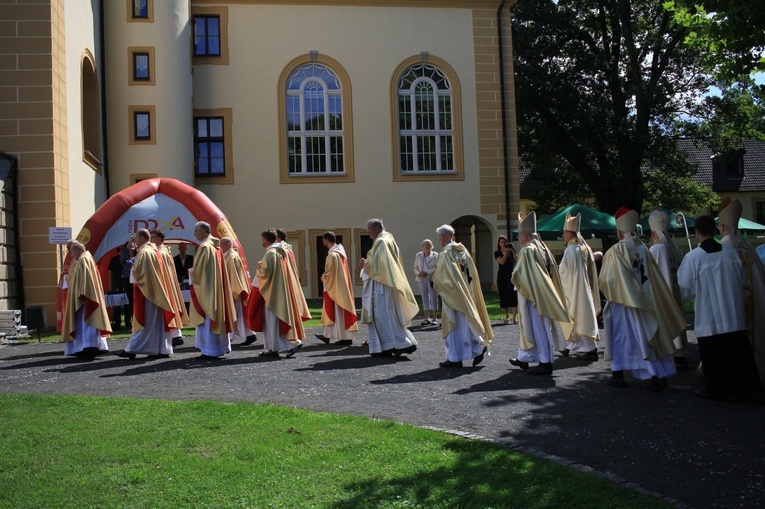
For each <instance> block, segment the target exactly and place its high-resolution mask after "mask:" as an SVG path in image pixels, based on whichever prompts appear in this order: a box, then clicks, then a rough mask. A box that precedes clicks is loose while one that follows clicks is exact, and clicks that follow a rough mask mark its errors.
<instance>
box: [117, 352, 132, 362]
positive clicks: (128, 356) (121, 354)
mask: <svg viewBox="0 0 765 509" xmlns="http://www.w3.org/2000/svg"><path fill="white" fill-rule="evenodd" d="M114 355H116V356H117V357H124V358H126V359H130V360H131V361H132V360H133V359H135V354H134V353H127V352H126V351H125V350H117V351H116V352H114Z"/></svg>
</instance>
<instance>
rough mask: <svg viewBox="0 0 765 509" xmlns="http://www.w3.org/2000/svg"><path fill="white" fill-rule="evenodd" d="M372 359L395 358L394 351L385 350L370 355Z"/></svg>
mask: <svg viewBox="0 0 765 509" xmlns="http://www.w3.org/2000/svg"><path fill="white" fill-rule="evenodd" d="M369 355H371V356H372V357H393V350H385V351H384V352H377V353H370V354H369Z"/></svg>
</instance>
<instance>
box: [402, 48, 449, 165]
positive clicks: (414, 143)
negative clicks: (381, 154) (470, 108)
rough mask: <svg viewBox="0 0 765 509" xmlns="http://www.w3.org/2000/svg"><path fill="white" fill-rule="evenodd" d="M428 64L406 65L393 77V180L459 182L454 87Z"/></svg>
mask: <svg viewBox="0 0 765 509" xmlns="http://www.w3.org/2000/svg"><path fill="white" fill-rule="evenodd" d="M412 60H414V61H412ZM433 60H437V59H436V58H435V57H432V56H428V59H427V61H423V60H422V57H416V59H410V60H409V61H407V62H406V63H405V64H407V65H404V64H402V65H401V66H399V69H398V70H397V72H396V74H395V86H394V87H393V88H394V101H395V102H393V104H395V105H396V111H395V113H394V115H395V116H394V125H395V136H394V138H393V139H394V140H395V143H396V147H395V149H394V153H395V158H394V165H395V169H394V180H409V178H410V177H415V179H417V180H419V178H422V177H424V178H429V177H431V176H437V177H439V178H445V179H448V180H454V179H462V154H461V152H462V141H461V116H460V101H459V83H458V81H457V78H456V75H455V74H454V72H453V71H452V70H451V68H449V67H448V65H447V64H446V63H445V62H443V61H440V62H438V63H436V62H433ZM418 177H419V178H418Z"/></svg>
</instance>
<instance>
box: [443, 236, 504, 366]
mask: <svg viewBox="0 0 765 509" xmlns="http://www.w3.org/2000/svg"><path fill="white" fill-rule="evenodd" d="M436 233H437V234H438V242H439V244H441V247H443V251H442V252H441V254H440V255H439V257H438V263H437V265H436V270H435V272H434V273H433V288H434V289H435V290H436V293H438V295H440V296H441V301H442V302H443V304H442V306H441V337H442V338H443V339H444V346H445V350H446V360H445V361H443V362H440V363H439V366H441V367H442V368H461V367H462V363H463V362H464V361H470V362H472V364H473V366H477V365H479V364H480V363H481V362H482V361H483V359H484V355H486V352H487V349H488V348H489V343H491V339H492V338H493V337H494V332H493V331H492V329H491V322H490V321H489V313H488V312H487V311H486V304H485V303H484V300H483V293H482V292H481V280H480V278H479V277H478V269H476V266H475V263H474V262H473V258H472V257H471V256H470V252H469V251H468V250H467V249H466V248H465V246H463V245H462V244H459V243H457V242H454V228H452V227H451V226H450V225H448V224H445V225H443V226H441V227H440V228H438V230H436Z"/></svg>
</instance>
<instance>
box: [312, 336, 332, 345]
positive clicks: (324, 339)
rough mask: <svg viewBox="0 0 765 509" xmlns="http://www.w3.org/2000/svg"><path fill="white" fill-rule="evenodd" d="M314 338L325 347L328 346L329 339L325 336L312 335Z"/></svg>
mask: <svg viewBox="0 0 765 509" xmlns="http://www.w3.org/2000/svg"><path fill="white" fill-rule="evenodd" d="M314 336H316V339H318V340H319V341H321V342H322V343H324V344H325V345H328V344H329V338H328V337H327V336H325V335H324V334H314Z"/></svg>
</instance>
